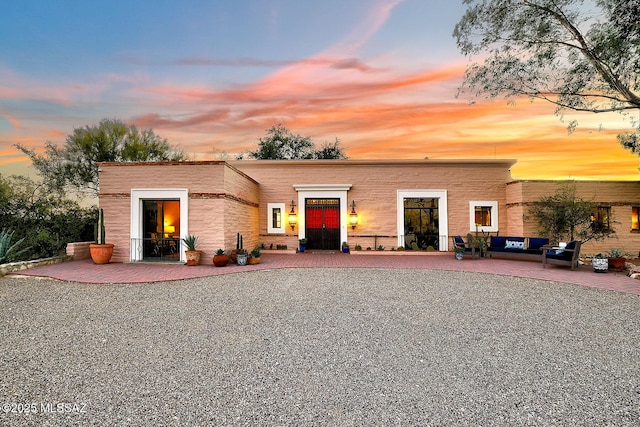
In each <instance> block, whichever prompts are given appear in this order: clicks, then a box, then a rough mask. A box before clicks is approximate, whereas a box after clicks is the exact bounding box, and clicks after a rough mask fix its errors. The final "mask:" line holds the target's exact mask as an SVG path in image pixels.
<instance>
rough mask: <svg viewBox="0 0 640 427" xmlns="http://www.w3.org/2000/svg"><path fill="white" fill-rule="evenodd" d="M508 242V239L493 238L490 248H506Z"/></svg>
mask: <svg viewBox="0 0 640 427" xmlns="http://www.w3.org/2000/svg"><path fill="white" fill-rule="evenodd" d="M506 242H507V238H506V237H502V236H491V241H490V242H489V247H491V248H504V245H505V244H506Z"/></svg>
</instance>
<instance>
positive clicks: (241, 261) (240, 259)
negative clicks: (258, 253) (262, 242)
mask: <svg viewBox="0 0 640 427" xmlns="http://www.w3.org/2000/svg"><path fill="white" fill-rule="evenodd" d="M248 258H249V254H247V252H236V261H237V263H238V265H247V259H248Z"/></svg>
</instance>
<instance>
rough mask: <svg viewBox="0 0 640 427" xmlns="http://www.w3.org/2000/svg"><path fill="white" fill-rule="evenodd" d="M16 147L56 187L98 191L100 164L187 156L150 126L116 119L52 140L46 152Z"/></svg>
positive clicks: (47, 181)
mask: <svg viewBox="0 0 640 427" xmlns="http://www.w3.org/2000/svg"><path fill="white" fill-rule="evenodd" d="M16 147H17V148H18V149H19V150H20V151H22V152H23V153H25V154H26V155H27V156H29V158H30V159H31V162H32V164H33V166H34V167H35V169H36V170H37V172H38V174H39V175H40V176H41V177H42V179H43V182H45V183H46V184H47V185H48V186H50V187H51V188H53V189H58V190H60V189H65V188H69V187H70V188H72V189H76V190H78V191H81V192H83V191H84V192H89V193H91V194H92V195H95V194H97V193H98V190H99V188H100V187H99V182H98V163H100V162H153V161H178V160H184V159H185V158H186V156H185V154H184V153H183V152H182V151H181V150H179V149H178V148H176V147H174V146H172V145H170V144H169V142H168V141H167V140H166V139H163V138H160V137H159V136H158V135H156V134H155V133H154V132H153V130H151V129H144V130H139V129H138V128H137V127H136V126H134V125H127V124H125V123H124V122H122V121H121V120H117V119H103V120H101V121H100V123H99V124H98V125H92V126H85V127H82V128H76V129H74V130H73V132H72V133H71V134H70V135H68V136H67V138H66V140H65V143H64V146H63V147H58V146H57V145H55V144H54V143H52V142H51V141H47V142H46V144H45V150H44V154H38V153H36V151H35V150H34V149H32V148H28V147H26V146H24V145H22V144H16Z"/></svg>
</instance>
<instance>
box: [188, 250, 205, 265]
mask: <svg viewBox="0 0 640 427" xmlns="http://www.w3.org/2000/svg"><path fill="white" fill-rule="evenodd" d="M184 254H185V256H186V258H187V265H191V266H193V265H198V264H200V256H201V255H202V251H199V250H195V251H184Z"/></svg>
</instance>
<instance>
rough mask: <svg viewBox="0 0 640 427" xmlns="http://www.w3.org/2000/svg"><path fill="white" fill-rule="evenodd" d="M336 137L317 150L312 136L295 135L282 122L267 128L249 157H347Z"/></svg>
mask: <svg viewBox="0 0 640 427" xmlns="http://www.w3.org/2000/svg"><path fill="white" fill-rule="evenodd" d="M339 142H340V141H339V140H338V139H337V138H336V141H335V143H334V144H325V145H324V146H323V147H322V148H321V149H320V150H318V151H316V147H315V145H314V144H313V141H312V140H311V138H309V137H308V136H307V137H303V136H300V135H294V134H293V133H292V132H291V131H290V130H289V129H287V128H285V127H284V126H282V125H281V124H277V125H275V126H272V127H271V128H270V129H269V130H267V136H265V137H262V138H260V139H259V143H258V149H257V150H256V151H249V157H251V158H253V159H258V160H299V159H346V158H347V157H346V156H345V155H344V153H343V152H342V150H341V149H340V147H339Z"/></svg>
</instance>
